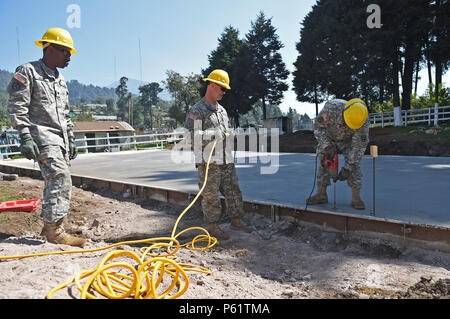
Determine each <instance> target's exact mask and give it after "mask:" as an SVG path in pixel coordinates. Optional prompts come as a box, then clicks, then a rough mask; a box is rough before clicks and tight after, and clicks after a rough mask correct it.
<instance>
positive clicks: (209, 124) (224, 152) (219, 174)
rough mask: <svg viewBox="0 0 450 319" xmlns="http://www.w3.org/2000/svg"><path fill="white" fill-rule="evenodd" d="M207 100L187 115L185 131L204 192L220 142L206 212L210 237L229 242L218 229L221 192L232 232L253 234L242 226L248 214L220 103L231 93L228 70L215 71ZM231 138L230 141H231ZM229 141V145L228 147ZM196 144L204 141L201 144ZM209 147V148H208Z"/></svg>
mask: <svg viewBox="0 0 450 319" xmlns="http://www.w3.org/2000/svg"><path fill="white" fill-rule="evenodd" d="M203 81H205V82H206V81H208V86H207V88H206V94H205V96H204V97H203V98H202V99H201V100H200V101H199V102H197V103H196V104H195V105H194V106H193V107H191V109H190V110H189V112H188V114H187V115H186V123H185V128H186V129H188V130H189V132H190V134H191V140H192V141H193V143H192V145H194V154H195V162H196V167H197V170H198V183H199V188H202V186H203V183H204V179H205V174H206V163H207V160H208V156H209V153H210V151H211V144H212V142H211V140H214V139H217V140H218V142H217V144H216V148H215V156H214V157H213V158H212V160H211V162H210V166H209V171H208V180H207V182H206V186H205V189H204V190H203V200H202V210H203V216H204V219H205V221H206V222H207V223H208V231H209V233H210V234H211V235H212V236H214V237H216V238H217V239H219V240H220V239H222V240H226V239H229V235H228V234H227V233H225V232H224V231H223V230H221V229H220V227H219V226H218V225H217V223H218V222H219V219H220V215H221V203H220V198H219V191H220V192H221V193H222V194H223V195H224V197H225V203H226V208H227V212H228V215H229V216H230V217H231V228H232V229H236V230H242V231H245V232H251V230H250V229H249V228H248V227H247V226H246V225H244V224H243V223H242V221H241V215H242V214H243V213H244V206H243V201H242V193H241V190H240V188H239V181H238V177H237V174H236V168H235V166H234V158H233V156H232V155H231V152H232V150H231V148H230V147H229V145H230V144H231V145H233V143H230V142H231V141H230V139H231V138H233V137H229V136H230V134H229V120H228V115H227V112H226V110H225V109H224V108H223V107H222V106H221V105H220V104H219V103H218V101H220V100H221V99H222V98H223V96H224V95H225V93H226V92H227V90H230V89H231V88H230V80H229V77H228V73H227V72H226V71H224V70H219V69H218V70H214V71H212V72H211V73H210V74H209V76H208V78H205V79H203ZM227 137H229V138H227ZM227 140H228V141H229V143H228V147H227ZM196 141H200V143H197V142H196ZM208 146H209V147H208Z"/></svg>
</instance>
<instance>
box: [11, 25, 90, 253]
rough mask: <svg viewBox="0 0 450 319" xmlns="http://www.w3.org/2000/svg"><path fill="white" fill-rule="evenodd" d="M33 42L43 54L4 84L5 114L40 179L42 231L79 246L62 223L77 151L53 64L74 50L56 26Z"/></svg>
mask: <svg viewBox="0 0 450 319" xmlns="http://www.w3.org/2000/svg"><path fill="white" fill-rule="evenodd" d="M36 44H37V45H39V46H40V47H42V48H44V49H43V50H44V55H43V58H42V59H40V60H38V61H35V62H30V63H26V64H24V65H21V66H19V67H18V68H17V69H16V72H15V74H14V77H13V78H12V79H11V82H10V83H9V85H8V93H9V101H8V113H9V115H10V118H11V123H12V125H13V126H14V128H15V129H17V130H18V132H19V136H20V140H21V143H20V144H21V153H22V155H23V156H25V157H26V158H28V159H32V160H34V161H37V162H38V163H39V167H40V169H41V173H42V176H43V178H44V181H45V189H44V196H43V201H42V215H41V216H42V218H43V220H44V228H43V230H42V233H41V235H42V236H44V237H45V238H46V239H47V240H48V241H49V242H52V243H56V244H68V245H72V246H78V247H83V246H84V244H85V240H84V239H82V238H77V237H74V236H71V235H69V234H67V233H66V232H65V231H64V228H63V227H62V223H63V220H64V218H65V217H66V216H67V214H68V212H69V206H70V198H71V191H72V180H71V177H70V170H69V166H70V164H69V160H70V159H75V157H76V156H77V151H76V147H75V138H74V134H73V130H72V127H73V124H72V121H71V119H70V116H69V92H68V89H67V84H66V81H65V80H64V77H63V76H62V75H61V74H60V73H59V72H58V70H57V68H65V67H66V66H68V64H69V62H70V56H71V54H72V53H75V52H76V51H75V50H74V49H73V41H72V38H71V37H70V34H69V32H67V31H66V30H63V29H59V28H53V29H49V30H48V31H47V32H46V33H45V34H44V36H43V38H42V40H39V41H36Z"/></svg>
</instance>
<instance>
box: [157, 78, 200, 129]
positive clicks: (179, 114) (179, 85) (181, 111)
mask: <svg viewBox="0 0 450 319" xmlns="http://www.w3.org/2000/svg"><path fill="white" fill-rule="evenodd" d="M166 75H167V78H166V80H165V81H163V85H164V86H165V87H166V88H167V90H168V91H169V93H170V94H171V95H172V98H173V101H172V106H171V107H170V109H169V115H170V116H171V117H173V118H174V119H175V120H176V121H177V122H178V123H180V124H183V123H184V121H185V119H186V114H187V112H188V110H189V108H190V107H191V106H192V105H194V104H195V103H196V102H198V101H199V100H200V98H201V97H200V93H199V92H200V88H201V83H200V76H199V75H195V74H189V75H187V76H182V75H181V74H179V73H177V72H175V71H172V70H167V72H166Z"/></svg>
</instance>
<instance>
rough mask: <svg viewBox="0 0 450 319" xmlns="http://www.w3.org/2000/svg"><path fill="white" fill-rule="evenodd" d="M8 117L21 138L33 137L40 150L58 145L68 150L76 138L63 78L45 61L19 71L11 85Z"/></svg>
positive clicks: (9, 86)
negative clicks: (29, 135)
mask: <svg viewBox="0 0 450 319" xmlns="http://www.w3.org/2000/svg"><path fill="white" fill-rule="evenodd" d="M8 93H9V101H8V113H9V115H10V118H11V122H12V125H13V127H14V128H15V129H17V130H18V131H19V134H25V133H30V134H31V136H32V137H33V140H34V141H35V142H36V144H37V145H38V146H44V145H59V146H61V147H63V148H64V149H66V150H68V147H67V146H68V144H69V141H68V140H69V138H73V123H72V121H71V119H70V115H69V91H68V89H67V84H66V81H65V80H64V77H63V76H62V75H61V74H60V73H59V72H58V71H56V72H53V71H52V70H50V69H49V68H48V67H47V66H46V65H45V64H44V62H43V60H42V59H41V60H39V61H35V62H31V63H26V64H23V65H21V66H19V67H18V68H17V69H16V73H15V74H14V77H13V78H12V79H11V82H10V83H9V85H8Z"/></svg>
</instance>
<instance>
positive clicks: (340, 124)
mask: <svg viewBox="0 0 450 319" xmlns="http://www.w3.org/2000/svg"><path fill="white" fill-rule="evenodd" d="M346 103H347V101H344V100H338V99H337V100H331V101H328V102H326V103H325V106H324V107H323V109H322V110H321V111H320V113H319V115H318V116H317V118H316V121H315V122H314V136H315V137H316V139H317V141H318V146H317V154H320V155H321V154H324V150H325V148H326V147H327V146H328V145H330V144H333V145H334V146H335V147H336V148H337V149H341V148H342V146H343V145H345V146H346V147H345V148H346V149H347V150H348V162H346V163H345V165H346V166H348V165H350V166H351V165H357V166H359V162H360V161H361V158H362V156H363V155H364V152H365V150H366V148H367V144H368V143H369V121H366V123H365V124H364V125H363V126H362V127H361V128H359V129H357V130H354V129H351V128H349V127H348V126H347V124H345V121H344V115H343V112H344V108H345V104H346ZM324 113H327V114H328V119H327V120H326V121H325V120H324V118H323V116H322V115H323V114H324ZM341 150H342V149H341Z"/></svg>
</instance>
